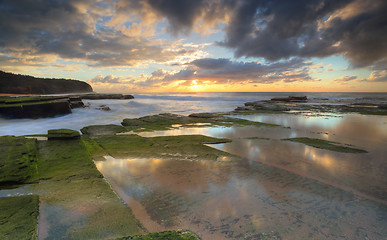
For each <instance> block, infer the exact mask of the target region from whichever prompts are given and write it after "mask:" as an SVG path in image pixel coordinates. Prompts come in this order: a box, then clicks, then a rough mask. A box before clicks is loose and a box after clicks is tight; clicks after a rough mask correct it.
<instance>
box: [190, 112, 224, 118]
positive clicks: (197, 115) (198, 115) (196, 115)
mask: <svg viewBox="0 0 387 240" xmlns="http://www.w3.org/2000/svg"><path fill="white" fill-rule="evenodd" d="M188 117H192V118H215V117H217V115H216V114H215V113H192V114H190V115H188Z"/></svg>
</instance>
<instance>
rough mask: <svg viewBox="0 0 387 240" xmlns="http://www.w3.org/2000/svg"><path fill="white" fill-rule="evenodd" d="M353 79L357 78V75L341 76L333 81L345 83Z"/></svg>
mask: <svg viewBox="0 0 387 240" xmlns="http://www.w3.org/2000/svg"><path fill="white" fill-rule="evenodd" d="M355 80H358V78H357V76H343V77H341V78H337V79H335V80H333V81H334V82H337V83H342V84H347V83H348V82H350V81H355Z"/></svg>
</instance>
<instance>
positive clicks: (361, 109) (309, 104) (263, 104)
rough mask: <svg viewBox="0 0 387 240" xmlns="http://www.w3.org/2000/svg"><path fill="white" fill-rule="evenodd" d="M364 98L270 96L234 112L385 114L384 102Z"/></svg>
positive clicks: (246, 104)
mask: <svg viewBox="0 0 387 240" xmlns="http://www.w3.org/2000/svg"><path fill="white" fill-rule="evenodd" d="M365 100H366V99H354V100H352V99H350V100H346V101H343V100H340V101H335V100H329V99H307V98H306V97H292V96H289V97H287V98H272V99H271V100H260V101H256V102H246V103H245V104H244V106H239V107H237V108H236V109H235V110H234V113H239V114H243V113H245V114H249V113H302V112H314V113H316V114H318V113H360V114H366V115H387V107H386V106H387V105H386V103H385V102H380V103H378V102H374V100H372V101H373V102H369V101H365Z"/></svg>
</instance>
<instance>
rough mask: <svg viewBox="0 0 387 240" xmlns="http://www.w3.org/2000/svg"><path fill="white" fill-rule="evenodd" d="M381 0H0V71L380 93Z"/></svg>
mask: <svg viewBox="0 0 387 240" xmlns="http://www.w3.org/2000/svg"><path fill="white" fill-rule="evenodd" d="M386 13H387V1H386V0H340V1H337V0H292V1H289V0H0V70H2V71H6V72H13V73H18V74H26V75H33V76H37V77H47V78H52V77H53V78H71V79H77V80H81V81H85V82H88V83H89V84H90V85H91V86H92V87H93V89H94V91H96V92H106V93H108V92H120V93H141V92H387V14H386Z"/></svg>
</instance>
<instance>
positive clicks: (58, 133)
mask: <svg viewBox="0 0 387 240" xmlns="http://www.w3.org/2000/svg"><path fill="white" fill-rule="evenodd" d="M47 137H48V140H52V139H62V140H65V139H78V138H80V137H81V135H80V134H79V132H78V131H75V130H71V129H51V130H48V134H47Z"/></svg>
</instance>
